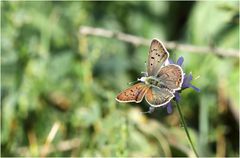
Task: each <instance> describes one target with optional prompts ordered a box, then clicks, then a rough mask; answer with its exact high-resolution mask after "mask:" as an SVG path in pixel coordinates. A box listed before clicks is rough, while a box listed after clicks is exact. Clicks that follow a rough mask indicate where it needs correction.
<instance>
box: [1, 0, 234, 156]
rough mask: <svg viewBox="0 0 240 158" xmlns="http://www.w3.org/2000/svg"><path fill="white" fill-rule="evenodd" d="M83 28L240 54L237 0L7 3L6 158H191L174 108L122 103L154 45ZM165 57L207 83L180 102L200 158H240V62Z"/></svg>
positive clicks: (4, 31) (3, 23) (186, 54)
mask: <svg viewBox="0 0 240 158" xmlns="http://www.w3.org/2000/svg"><path fill="white" fill-rule="evenodd" d="M80 26H92V27H100V28H104V29H108V30H111V31H116V32H118V31H119V32H124V33H128V34H132V35H136V36H140V37H143V38H146V39H152V38H158V39H160V40H163V41H177V42H179V43H186V44H192V45H199V46H215V47H220V48H225V49H229V48H231V49H236V50H239V38H238V36H239V2H238V1H235V2H234V1H231V2H228V1H219V2H167V1H166V2H7V1H5V2H1V156H162V157H164V156H169V157H171V156H193V155H194V154H193V152H192V150H191V148H190V147H189V144H188V140H187V137H186V135H185V133H184V129H183V128H182V125H181V121H180V120H179V115H178V112H177V110H176V107H175V106H174V109H173V113H172V114H168V113H167V109H166V108H158V109H157V110H156V111H155V112H154V113H153V114H150V115H149V114H141V111H146V110H148V105H147V103H146V102H145V101H143V102H142V103H140V104H134V103H133V104H120V103H117V102H116V101H115V96H116V95H117V94H118V93H119V92H120V91H122V90H123V89H124V88H126V87H128V86H129V85H128V84H127V83H128V82H130V81H134V80H135V79H136V78H137V77H140V72H141V71H144V70H145V64H144V62H145V61H146V60H147V53H148V49H149V47H146V46H134V45H132V44H130V43H125V42H122V41H119V40H117V39H114V38H112V39H107V38H103V37H96V36H83V35H80V34H79V27H80ZM149 44H150V41H149ZM168 51H169V52H170V57H171V58H172V59H173V60H175V61H176V60H177V58H178V57H180V56H183V57H184V59H185V61H184V66H183V67H184V71H185V73H187V74H189V73H190V72H192V74H193V76H194V78H195V77H197V76H200V78H198V79H196V80H194V81H193V84H194V85H195V86H197V87H199V88H200V89H201V92H200V93H197V92H195V91H194V90H193V89H187V90H185V91H183V92H182V93H181V97H182V100H181V102H180V106H181V107H182V110H183V114H184V116H185V119H186V122H187V124H188V127H189V130H190V134H191V137H192V139H193V141H194V144H195V146H196V148H197V151H198V153H199V155H200V156H214V157H215V156H221V157H225V156H236V157H238V156H239V139H238V138H239V57H227V56H226V57H225V56H217V55H214V54H213V53H212V52H208V54H202V53H201V52H199V54H195V53H191V52H184V51H179V50H177V49H176V50H168Z"/></svg>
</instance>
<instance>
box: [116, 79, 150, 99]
mask: <svg viewBox="0 0 240 158" xmlns="http://www.w3.org/2000/svg"><path fill="white" fill-rule="evenodd" d="M148 89H149V87H148V86H147V85H146V84H144V83H137V84H135V85H133V86H132V87H129V88H128V89H126V90H124V91H123V92H121V93H120V94H118V95H117V97H116V100H117V101H119V102H136V103H139V102H141V101H142V99H143V97H144V95H145V93H146V92H147V90H148Z"/></svg>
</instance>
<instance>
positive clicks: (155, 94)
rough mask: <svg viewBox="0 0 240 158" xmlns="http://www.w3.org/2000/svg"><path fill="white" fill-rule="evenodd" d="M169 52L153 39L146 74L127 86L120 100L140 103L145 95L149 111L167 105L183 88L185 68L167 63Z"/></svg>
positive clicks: (119, 95) (117, 98)
mask: <svg viewBox="0 0 240 158" xmlns="http://www.w3.org/2000/svg"><path fill="white" fill-rule="evenodd" d="M168 57H169V53H168V51H167V50H166V48H165V47H164V46H163V44H162V43H161V42H160V41H159V40H157V39H153V40H152V42H151V45H150V50H149V53H148V62H147V72H146V73H145V76H143V77H141V78H140V79H138V81H140V82H139V83H137V84H135V85H133V86H131V87H129V88H127V89H126V90H124V91H123V92H121V93H120V94H118V95H117V97H116V100H117V101H118V102H124V103H127V102H136V103H139V102H141V101H142V100H143V97H144V96H145V99H146V101H147V102H148V104H149V105H150V109H149V111H148V112H149V113H151V112H152V111H153V110H154V108H155V107H160V106H163V105H166V104H167V103H168V102H170V101H171V99H172V98H173V97H174V92H175V91H177V90H180V89H181V86H182V83H183V77H184V76H183V75H184V74H183V70H182V68H181V67H180V66H178V65H176V64H167V63H166V62H168Z"/></svg>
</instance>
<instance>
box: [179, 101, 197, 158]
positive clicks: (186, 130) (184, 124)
mask: <svg viewBox="0 0 240 158" xmlns="http://www.w3.org/2000/svg"><path fill="white" fill-rule="evenodd" d="M176 104H177V109H178V112H179V115H180V118H181V121H182V123H183V127H184V130H185V132H186V134H187V138H188V141H189V142H190V145H191V147H192V150H193V151H194V153H195V155H196V157H199V156H198V153H197V151H196V149H195V147H194V145H193V143H192V139H191V137H190V135H189V132H188V129H187V125H186V123H185V120H184V117H183V114H182V110H181V108H180V106H179V105H178V103H177V102H176Z"/></svg>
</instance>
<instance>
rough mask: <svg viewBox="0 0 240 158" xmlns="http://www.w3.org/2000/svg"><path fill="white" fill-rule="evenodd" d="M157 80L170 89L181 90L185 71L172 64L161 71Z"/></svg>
mask: <svg viewBox="0 0 240 158" xmlns="http://www.w3.org/2000/svg"><path fill="white" fill-rule="evenodd" d="M157 78H158V79H159V81H160V82H161V83H162V84H163V85H164V86H166V87H168V88H169V89H171V90H179V89H180V88H181V86H182V83H183V71H182V68H181V67H180V66H178V65H175V64H170V65H167V66H164V67H162V68H161V69H160V71H159V72H158V74H157Z"/></svg>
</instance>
